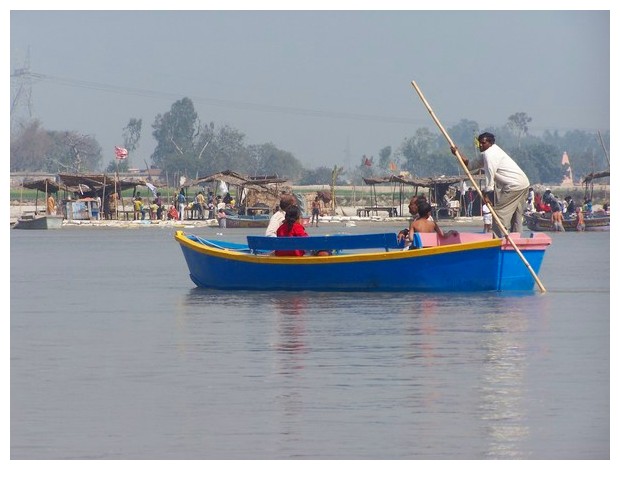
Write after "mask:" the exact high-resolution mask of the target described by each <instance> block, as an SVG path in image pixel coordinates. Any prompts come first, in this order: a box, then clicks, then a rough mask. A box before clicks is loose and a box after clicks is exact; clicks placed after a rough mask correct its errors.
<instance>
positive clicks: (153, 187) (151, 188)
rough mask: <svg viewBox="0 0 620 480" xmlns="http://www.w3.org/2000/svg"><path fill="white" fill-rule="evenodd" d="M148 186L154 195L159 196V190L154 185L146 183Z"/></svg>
mask: <svg viewBox="0 0 620 480" xmlns="http://www.w3.org/2000/svg"><path fill="white" fill-rule="evenodd" d="M146 186H147V187H148V188H149V190H150V191H151V192H153V195H157V188H156V187H155V185H153V184H152V183H149V182H146Z"/></svg>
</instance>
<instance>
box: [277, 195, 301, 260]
mask: <svg viewBox="0 0 620 480" xmlns="http://www.w3.org/2000/svg"><path fill="white" fill-rule="evenodd" d="M300 220H301V213H300V211H299V207H298V206H297V205H289V207H288V208H287V209H286V213H285V214H284V221H283V222H282V225H280V226H279V227H278V230H277V231H276V235H277V236H278V237H307V236H308V233H307V232H306V229H305V228H304V226H303V225H302V224H301V222H300ZM305 253H306V252H305V251H304V250H276V251H275V254H276V255H277V256H279V257H302V256H303V255H304V254H305Z"/></svg>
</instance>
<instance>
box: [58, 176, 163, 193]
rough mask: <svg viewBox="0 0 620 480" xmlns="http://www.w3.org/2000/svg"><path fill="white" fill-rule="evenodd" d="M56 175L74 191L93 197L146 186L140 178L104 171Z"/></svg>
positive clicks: (156, 185) (157, 185)
mask: <svg viewBox="0 0 620 480" xmlns="http://www.w3.org/2000/svg"><path fill="white" fill-rule="evenodd" d="M58 177H59V178H60V181H61V182H62V183H63V184H64V185H66V186H68V187H73V189H74V191H76V192H79V193H80V194H81V195H90V196H93V197H96V196H100V197H102V198H103V197H104V196H105V193H106V192H108V193H109V192H118V193H119V195H120V194H121V192H122V191H123V190H129V189H132V190H133V192H134V194H135V191H136V188H137V187H139V186H143V187H147V182H146V181H145V180H142V179H125V178H119V177H116V176H114V175H106V174H104V173H103V174H96V173H93V174H87V175H79V174H69V173H59V174H58ZM152 185H153V184H152ZM153 186H155V187H161V186H162V185H161V184H154V185H153ZM121 196H122V195H121Z"/></svg>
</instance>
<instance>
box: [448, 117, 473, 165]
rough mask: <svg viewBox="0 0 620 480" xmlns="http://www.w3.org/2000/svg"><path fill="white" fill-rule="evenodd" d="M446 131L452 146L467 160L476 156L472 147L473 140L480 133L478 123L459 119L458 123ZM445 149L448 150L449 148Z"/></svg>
mask: <svg viewBox="0 0 620 480" xmlns="http://www.w3.org/2000/svg"><path fill="white" fill-rule="evenodd" d="M446 130H447V132H448V135H450V138H451V139H452V141H453V142H454V144H455V145H457V146H458V147H459V151H460V152H462V153H463V154H464V155H465V156H466V157H468V158H473V157H474V156H475V155H476V152H477V150H476V148H475V147H474V139H475V138H476V137H477V136H478V134H479V133H480V128H479V127H478V122H475V121H473V120H467V119H461V121H460V122H459V123H457V124H456V125H454V126H453V127H449V128H447V129H446ZM446 148H449V146H447V147H446Z"/></svg>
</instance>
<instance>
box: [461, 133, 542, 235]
mask: <svg viewBox="0 0 620 480" xmlns="http://www.w3.org/2000/svg"><path fill="white" fill-rule="evenodd" d="M478 142H479V144H480V147H479V148H480V152H481V153H482V155H481V158H480V160H479V161H478V162H474V163H473V164H472V165H471V166H469V160H467V159H466V158H465V157H463V155H461V158H462V159H463V161H464V162H465V165H467V166H468V168H469V169H470V170H475V169H477V168H480V167H482V168H484V174H485V177H486V182H487V187H486V191H487V192H491V191H495V202H494V203H495V206H494V208H493V209H494V210H495V213H496V214H497V216H498V218H499V220H500V222H501V223H502V224H503V225H504V227H505V228H506V230H507V231H510V232H522V231H523V213H524V211H525V201H526V200H527V194H528V191H529V188H530V181H529V179H528V178H527V175H526V174H525V173H524V172H523V170H521V168H520V167H519V165H517V163H516V162H515V161H514V160H513V159H512V158H510V156H509V155H508V154H507V153H506V152H504V151H503V150H502V149H501V148H500V147H498V146H497V145H495V136H494V135H493V134H492V133H488V132H485V133H482V134H480V135H478ZM452 153H454V154H456V147H454V148H452ZM493 232H494V233H495V235H497V236H498V237H501V236H503V235H502V231H501V229H500V227H499V225H497V224H496V222H493Z"/></svg>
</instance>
